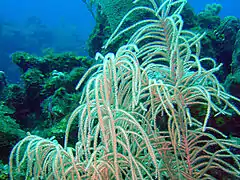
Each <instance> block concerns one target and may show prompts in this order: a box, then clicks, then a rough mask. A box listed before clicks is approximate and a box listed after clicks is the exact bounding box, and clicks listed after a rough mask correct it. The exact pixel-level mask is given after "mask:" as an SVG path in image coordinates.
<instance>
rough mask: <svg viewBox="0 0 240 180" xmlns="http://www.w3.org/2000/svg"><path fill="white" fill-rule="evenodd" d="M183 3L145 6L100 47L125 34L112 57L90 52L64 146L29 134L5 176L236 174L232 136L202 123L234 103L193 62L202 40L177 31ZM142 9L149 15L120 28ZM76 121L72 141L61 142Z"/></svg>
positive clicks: (167, 0) (238, 162)
mask: <svg viewBox="0 0 240 180" xmlns="http://www.w3.org/2000/svg"><path fill="white" fill-rule="evenodd" d="M138 1H140V0H135V1H134V3H138ZM185 4H186V0H162V1H161V2H157V1H154V0H149V4H148V5H146V6H145V5H141V6H135V7H134V8H133V9H132V10H130V11H129V12H128V13H127V14H126V15H125V16H124V17H123V19H122V21H121V22H120V23H119V25H118V27H117V28H116V30H115V31H114V32H113V34H112V35H111V36H110V38H109V39H108V41H107V42H106V44H105V46H104V48H106V49H107V48H108V47H109V46H110V45H111V44H112V43H113V42H114V41H115V40H117V39H118V38H119V37H120V36H121V35H123V34H125V33H128V34H130V37H129V39H128V40H127V43H126V44H125V45H123V46H121V47H120V48H119V49H118V50H117V52H116V53H108V54H106V55H102V54H101V53H97V54H96V60H100V61H101V63H100V64H96V65H94V66H92V67H91V68H90V69H89V70H88V71H87V72H86V74H85V75H84V76H83V77H82V78H81V80H80V81H79V83H78V85H77V87H76V89H83V90H82V91H83V92H82V95H81V98H80V104H79V106H78V107H77V108H76V109H75V110H74V111H73V113H72V115H71V116H70V118H69V120H68V123H67V127H66V132H65V141H64V144H63V145H61V144H59V143H58V142H57V140H55V139H54V137H52V138H49V139H44V138H42V137H39V136H36V135H32V134H30V133H28V136H27V137H25V138H24V139H22V140H21V141H20V142H18V143H17V145H16V146H15V147H14V148H13V150H12V152H11V155H10V161H9V166H10V178H11V179H15V178H16V179H19V177H20V176H23V177H25V179H31V178H33V179H104V180H106V179H117V180H120V179H219V178H220V177H221V178H222V177H223V176H226V177H230V178H232V179H233V178H239V177H240V170H239V169H240V157H239V154H237V153H235V152H237V150H240V146H239V145H237V140H235V139H231V138H228V137H226V136H225V135H224V134H223V133H221V132H220V131H218V130H217V129H214V128H212V127H210V126H208V120H209V119H210V118H211V117H214V116H218V115H220V114H225V115H230V114H231V112H232V113H237V114H240V112H239V110H238V109H237V108H236V107H235V106H234V105H233V103H232V102H233V101H237V102H239V101H240V100H239V99H237V98H236V97H234V96H231V95H230V94H228V93H226V92H225V90H224V88H223V86H222V85H221V84H220V83H219V81H218V79H217V78H216V76H215V75H214V73H215V72H217V71H218V70H219V68H220V67H221V64H220V65H217V64H216V63H215V61H214V60H213V59H211V58H208V57H203V58H200V57H199V55H200V50H201V44H200V41H201V39H202V38H203V36H204V34H195V33H193V32H191V31H187V30H183V29H182V28H183V20H182V17H181V15H180V13H181V11H182V9H183V7H184V5H185ZM143 11H144V12H146V14H148V15H149V18H144V19H142V20H138V21H137V22H132V24H125V20H126V19H127V18H129V17H131V16H132V15H136V14H138V13H142V12H143ZM206 65H207V66H206ZM85 82H86V83H85ZM84 83H85V84H84ZM196 106H202V107H203V108H201V109H202V111H204V116H203V118H199V117H198V116H195V113H194V109H196ZM230 110H231V111H230ZM76 122H77V124H78V133H77V137H76V138H75V144H73V142H71V143H70V142H69V139H70V132H71V129H72V128H74V127H73V125H74V124H76ZM164 123H165V126H161V125H160V124H164ZM71 138H73V137H71Z"/></svg>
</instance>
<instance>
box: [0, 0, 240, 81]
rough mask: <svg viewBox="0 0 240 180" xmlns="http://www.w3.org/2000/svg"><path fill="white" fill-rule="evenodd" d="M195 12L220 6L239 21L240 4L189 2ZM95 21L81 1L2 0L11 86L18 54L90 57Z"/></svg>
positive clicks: (3, 53)
mask: <svg viewBox="0 0 240 180" xmlns="http://www.w3.org/2000/svg"><path fill="white" fill-rule="evenodd" d="M189 2H190V4H191V5H192V6H193V7H194V9H195V10H196V12H199V11H201V10H203V9H204V6H205V4H207V3H221V4H222V5H223V9H222V11H221V14H220V16H221V17H225V16H227V15H234V16H237V17H239V18H240V11H239V10H238V9H239V8H240V1H239V0H200V1H199V0H189ZM94 25H95V21H94V19H93V17H92V16H91V14H90V13H89V11H88V10H87V8H86V5H85V4H84V3H82V1H81V0H1V1H0V70H2V71H5V72H6V74H7V77H8V80H9V81H10V82H17V81H18V80H19V72H18V68H17V67H16V66H15V65H13V64H12V63H11V59H10V55H11V54H12V53H13V52H15V51H26V52H29V53H33V54H37V55H41V53H42V51H43V50H44V49H45V48H48V47H52V48H53V49H54V51H55V52H64V51H73V52H75V53H78V54H81V55H87V48H86V40H87V39H88V36H89V34H90V33H91V31H92V29H93V27H94Z"/></svg>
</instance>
